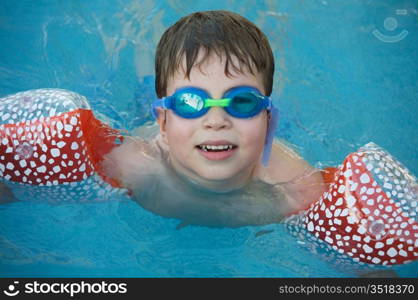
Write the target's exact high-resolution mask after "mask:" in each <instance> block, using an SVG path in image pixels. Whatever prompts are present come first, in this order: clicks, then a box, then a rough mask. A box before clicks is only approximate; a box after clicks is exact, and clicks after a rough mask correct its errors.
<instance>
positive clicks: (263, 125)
mask: <svg viewBox="0 0 418 300" xmlns="http://www.w3.org/2000/svg"><path fill="white" fill-rule="evenodd" d="M237 128H239V131H240V135H241V137H242V142H244V143H245V144H246V145H248V146H252V148H254V150H256V149H259V148H260V147H261V148H262V147H263V146H264V141H265V138H266V131H267V121H266V118H265V117H260V118H257V119H252V120H250V121H249V122H245V121H242V122H239V124H237Z"/></svg>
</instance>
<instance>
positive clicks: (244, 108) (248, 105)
mask: <svg viewBox="0 0 418 300" xmlns="http://www.w3.org/2000/svg"><path fill="white" fill-rule="evenodd" d="M173 100H174V103H173V106H174V107H173V108H174V111H175V112H176V113H177V114H178V115H179V116H181V117H185V118H197V117H199V116H202V115H204V114H205V113H206V111H208V110H209V108H210V107H211V106H218V105H206V106H205V99H204V98H203V97H202V96H201V95H198V94H195V93H189V92H183V93H179V94H177V95H175V97H174V99H173ZM210 101H211V103H217V101H219V103H221V101H223V103H224V102H225V99H223V100H210ZM219 106H225V110H226V111H227V112H228V113H229V114H230V115H232V116H233V117H237V118H249V117H253V116H255V115H257V114H258V113H259V112H260V111H261V110H262V109H263V107H262V99H260V97H258V96H257V95H256V94H254V93H252V92H243V93H239V94H237V95H234V96H233V97H232V98H231V99H229V101H228V105H219Z"/></svg>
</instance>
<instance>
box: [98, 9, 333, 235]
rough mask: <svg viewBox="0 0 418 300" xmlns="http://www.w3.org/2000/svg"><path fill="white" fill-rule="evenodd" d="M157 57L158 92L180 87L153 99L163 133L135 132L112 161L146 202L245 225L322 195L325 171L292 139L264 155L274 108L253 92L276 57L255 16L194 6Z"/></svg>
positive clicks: (263, 90) (269, 78) (275, 217)
mask: <svg viewBox="0 0 418 300" xmlns="http://www.w3.org/2000/svg"><path fill="white" fill-rule="evenodd" d="M155 66H156V91H157V95H158V97H159V98H163V97H167V96H173V95H174V97H171V98H166V99H170V100H164V99H163V100H159V102H158V101H157V102H156V103H157V104H156V105H155V106H154V109H155V115H156V116H157V123H158V125H159V134H158V135H157V136H156V137H155V138H154V139H152V140H148V141H145V140H141V139H139V138H128V139H126V140H125V142H124V143H123V144H122V145H121V146H120V147H118V148H116V149H115V150H113V151H112V152H111V153H110V154H108V155H107V157H106V159H105V161H104V163H103V165H104V168H105V169H106V170H107V173H108V175H109V176H110V177H112V178H115V179H117V180H119V181H120V182H121V184H122V185H123V186H125V187H127V188H129V189H130V190H131V192H132V196H133V198H134V199H135V200H136V201H137V202H138V203H140V204H141V205H142V206H143V207H145V208H146V209H149V210H151V211H153V212H155V213H157V214H160V215H163V216H166V217H174V218H179V219H181V220H182V221H183V224H200V225H206V226H230V227H237V226H245V225H258V224H266V223H272V222H278V221H280V220H281V219H283V217H285V216H286V215H289V214H291V213H294V212H297V211H298V210H301V209H304V208H306V207H307V206H308V205H309V203H310V202H314V201H316V200H318V199H319V197H320V196H321V194H322V193H323V192H324V191H325V185H324V183H323V179H322V176H321V173H320V171H319V170H316V169H314V168H312V167H311V166H309V164H308V163H307V162H305V161H304V160H303V159H302V158H300V157H299V156H298V155H297V154H296V153H295V152H293V151H292V150H291V149H290V148H288V147H286V146H285V145H284V144H283V143H274V145H273V147H272V152H271V157H270V160H269V162H268V165H267V166H263V165H262V163H261V158H262V154H263V152H266V153H268V149H264V147H268V145H267V144H268V143H266V139H267V137H266V135H267V133H268V131H269V130H274V128H269V125H270V126H271V122H270V120H271V118H272V111H271V109H269V108H268V105H266V107H263V108H262V109H259V110H258V111H256V110H254V109H253V108H252V107H251V105H252V102H251V101H253V99H249V98H251V97H252V96H250V97H248V96H247V95H248V94H254V95H256V97H258V98H259V99H263V101H268V98H267V97H268V96H270V95H271V92H272V85H273V73H274V58H273V54H272V51H271V48H270V45H269V42H268V40H267V38H266V36H265V35H264V34H263V33H262V32H261V31H260V30H259V29H258V28H257V27H256V26H255V25H254V24H253V23H251V22H250V21H248V20H247V19H245V18H243V17H242V16H240V15H237V14H235V13H232V12H228V11H206V12H197V13H193V14H191V15H189V16H186V17H184V18H182V19H180V20H179V21H178V22H177V23H175V24H174V25H173V26H171V27H170V28H168V29H167V31H166V32H165V33H164V34H163V36H162V38H161V40H160V42H159V44H158V47H157V53H156V63H155ZM231 93H232V94H234V93H235V94H237V95H238V96H234V97H235V98H233V99H234V100H233V101H234V103H233V104H231V103H230V102H228V101H231V100H229V99H231V97H230V98H228V97H229V96H230V95H231ZM242 93H244V96H242V95H243V94H242ZM227 96H228V97H227ZM266 96H267V97H266ZM237 97H238V98H237ZM208 98H211V99H209V100H208ZM172 99H175V100H173V101H177V102H175V103H174V104H170V103H172V102H170V103H169V102H167V101H171V100H172ZM237 99H238V100H237ZM164 101H165V102H164ZM179 101H180V102H179ZM199 101H200V102H202V103H200V102H199ZM216 101H218V102H216ZM237 101H241V102H237ZM242 101H244V102H242ZM246 101H247V102H248V103H249V104H246V103H247V102H246ZM162 103H164V104H162ZM208 103H209V104H208ZM263 103H264V102H263ZM170 105H171V106H170ZM232 105H235V107H232ZM247 107H250V108H248V111H245V109H246V108H247ZM240 114H241V115H240ZM252 114H253V115H252ZM266 150H267V151H266ZM263 159H265V158H263Z"/></svg>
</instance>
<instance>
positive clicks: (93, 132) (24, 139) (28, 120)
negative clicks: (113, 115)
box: [0, 89, 116, 202]
mask: <svg viewBox="0 0 418 300" xmlns="http://www.w3.org/2000/svg"><path fill="white" fill-rule="evenodd" d="M112 133H113V136H112ZM101 137H102V139H101V140H100V138H101ZM109 137H110V138H109ZM115 137H116V136H115V133H114V131H112V130H110V129H109V128H108V127H107V126H106V125H104V124H102V123H101V122H100V121H98V120H97V119H95V118H94V116H93V114H92V112H91V110H90V109H89V105H88V103H87V100H86V99H85V98H84V97H83V96H80V95H78V94H76V93H73V92H69V91H66V90H58V89H40V90H32V91H26V92H22V93H17V94H14V95H11V96H9V97H5V98H2V99H0V178H3V179H4V180H5V181H6V183H8V184H9V185H10V186H11V187H12V189H13V191H14V192H15V194H21V195H23V194H22V191H25V193H24V194H25V195H30V194H33V197H35V198H44V199H47V198H48V199H50V198H54V199H55V201H56V202H59V201H63V199H64V198H68V197H66V195H71V196H70V198H68V199H67V200H69V199H87V198H90V197H88V196H89V195H90V196H92V195H93V193H91V194H89V190H90V189H92V190H94V189H99V188H100V187H103V186H104V187H105V190H106V188H107V187H106V184H105V181H104V180H103V179H106V178H101V177H100V176H93V175H97V174H96V173H97V172H99V171H100V164H99V162H100V160H101V157H102V156H103V154H105V152H108V151H110V149H111V148H112V147H114V146H115V144H114V143H113V140H114V138H115ZM96 141H98V143H100V144H95V142H96ZM92 145H93V146H92ZM96 148H98V149H99V150H96ZM103 150H105V151H104V152H102V153H98V152H100V151H103ZM11 183H18V185H16V184H11ZM63 185H66V186H69V187H72V188H74V190H72V191H70V190H68V189H67V188H64V187H63ZM107 185H109V184H107ZM35 186H36V188H35ZM77 186H78V187H80V186H82V188H76V187H77ZM109 186H110V185H109ZM42 187H46V189H43V190H42ZM51 187H57V188H56V189H55V190H53V189H51ZM89 187H90V188H89ZM40 188H41V189H40ZM41 190H42V191H45V192H41ZM60 191H61V192H60ZM64 192H65V193H64ZM46 194H48V195H46ZM64 194H65V195H64ZM96 194H98V195H100V194H102V193H100V192H99V193H96ZM41 195H42V197H41ZM102 196H103V195H102ZM18 198H19V197H18ZM22 198H26V199H27V198H28V197H22ZM100 199H103V197H101V198H100Z"/></svg>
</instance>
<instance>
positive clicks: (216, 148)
mask: <svg viewBox="0 0 418 300" xmlns="http://www.w3.org/2000/svg"><path fill="white" fill-rule="evenodd" d="M196 147H197V148H198V149H199V150H202V151H205V152H208V151H209V152H220V151H230V150H232V149H235V148H237V146H236V145H232V144H227V145H206V144H201V145H197V146H196Z"/></svg>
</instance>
